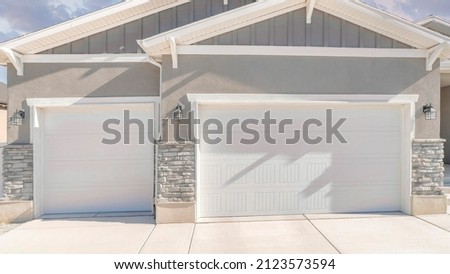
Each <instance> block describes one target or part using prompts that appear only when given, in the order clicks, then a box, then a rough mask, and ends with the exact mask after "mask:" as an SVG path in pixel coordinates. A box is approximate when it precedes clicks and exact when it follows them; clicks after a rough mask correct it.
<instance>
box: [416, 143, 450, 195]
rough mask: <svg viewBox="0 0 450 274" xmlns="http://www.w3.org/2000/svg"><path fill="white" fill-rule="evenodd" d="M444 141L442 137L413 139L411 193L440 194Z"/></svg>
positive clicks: (442, 182)
mask: <svg viewBox="0 0 450 274" xmlns="http://www.w3.org/2000/svg"><path fill="white" fill-rule="evenodd" d="M444 142H445V140H442V139H424V140H413V144H412V194H413V195H441V194H442V189H441V187H442V186H443V184H444V161H443V159H444Z"/></svg>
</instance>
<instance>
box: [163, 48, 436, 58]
mask: <svg viewBox="0 0 450 274" xmlns="http://www.w3.org/2000/svg"><path fill="white" fill-rule="evenodd" d="M164 54H170V51H168V50H166V51H164ZM177 54H179V55H250V56H251V55H267V56H324V57H364V58H426V57H427V51H426V50H421V49H371V48H329V47H278V46H211V45H192V46H178V47H177Z"/></svg>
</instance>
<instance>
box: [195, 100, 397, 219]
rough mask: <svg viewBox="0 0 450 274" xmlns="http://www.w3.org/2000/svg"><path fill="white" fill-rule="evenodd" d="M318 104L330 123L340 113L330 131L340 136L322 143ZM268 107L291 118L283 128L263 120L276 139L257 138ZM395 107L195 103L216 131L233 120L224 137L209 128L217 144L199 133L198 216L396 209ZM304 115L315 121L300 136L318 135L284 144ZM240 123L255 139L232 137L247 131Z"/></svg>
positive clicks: (324, 119) (276, 114)
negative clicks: (248, 122) (229, 135)
mask: <svg viewBox="0 0 450 274" xmlns="http://www.w3.org/2000/svg"><path fill="white" fill-rule="evenodd" d="M326 109H332V121H329V122H332V123H330V126H331V127H332V126H333V125H335V123H337V122H338V121H339V120H340V118H346V120H345V122H343V124H342V126H340V127H339V128H338V131H339V132H340V133H341V134H342V136H343V137H344V138H345V140H346V141H347V143H341V142H339V140H338V139H337V138H336V135H332V143H326V124H327V117H326ZM268 110H270V111H271V114H270V115H271V118H274V119H277V121H278V122H279V121H280V120H281V119H285V118H289V119H292V120H293V125H285V126H282V127H284V129H285V131H284V134H283V133H278V132H279V131H282V130H280V123H277V124H276V125H272V126H271V130H270V134H271V136H270V137H272V138H274V139H276V144H270V143H268V142H266V141H265V138H264V134H265V133H264V126H263V125H262V118H264V113H265V112H266V111H268ZM401 113H402V111H401V108H400V107H398V106H386V105H356V104H354V105H351V104H347V105H329V106H326V105H317V104H316V105H309V106H308V105H280V106H276V107H274V106H264V105H260V106H253V105H252V106H248V105H245V106H241V107H239V106H234V107H230V106H217V105H214V106H208V105H200V107H199V118H200V119H201V121H202V122H205V121H206V120H207V119H209V118H216V119H217V120H220V121H221V123H222V124H223V125H224V126H223V127H224V130H225V129H226V128H227V126H226V124H227V123H228V122H229V121H230V120H231V119H239V125H233V126H232V129H233V130H232V131H231V132H232V138H231V140H232V142H231V143H232V144H227V143H226V137H225V136H224V135H220V134H210V135H209V139H215V138H217V137H219V138H221V139H222V142H220V143H218V144H211V142H210V141H208V142H206V141H205V138H201V140H202V141H201V143H200V158H199V161H200V180H199V184H200V187H199V192H198V199H199V209H198V212H199V217H221V216H258V215H280V214H302V213H330V212H370V211H397V210H400V205H401V170H402V165H401V163H402V161H401V154H402V151H401V147H402V145H401V144H402V139H401V135H402V121H401V117H402V116H401ZM248 118H254V119H255V118H256V119H258V121H259V124H258V125H255V121H253V122H251V125H246V126H245V128H247V130H246V132H243V130H242V128H241V126H240V125H243V121H244V120H246V119H248ZM311 118H314V119H317V120H319V121H321V122H322V123H323V126H322V127H319V126H317V125H311V126H309V132H308V136H309V137H310V138H311V139H315V138H316V137H322V138H323V141H322V142H320V143H319V144H315V145H312V144H307V143H305V141H304V140H303V138H300V141H299V142H297V144H293V145H291V144H286V141H285V140H286V139H291V138H293V137H295V132H294V131H295V130H297V129H300V133H301V136H303V135H304V133H305V132H304V131H303V127H302V125H303V124H304V122H305V121H306V120H308V119H311ZM234 122H236V121H234ZM213 124H214V123H213ZM209 129H210V130H211V129H212V130H215V129H217V126H216V125H210V126H209ZM248 129H253V130H256V131H257V132H258V133H260V140H259V141H258V142H257V143H256V144H253V145H246V144H242V143H240V140H241V139H253V138H254V134H253V133H251V132H250V131H249V130H248ZM266 131H267V130H266ZM249 132H250V133H249ZM217 140H218V139H216V140H215V141H216V142H217ZM229 141H230V140H229ZM269 141H270V140H269Z"/></svg>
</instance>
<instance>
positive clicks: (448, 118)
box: [441, 87, 450, 164]
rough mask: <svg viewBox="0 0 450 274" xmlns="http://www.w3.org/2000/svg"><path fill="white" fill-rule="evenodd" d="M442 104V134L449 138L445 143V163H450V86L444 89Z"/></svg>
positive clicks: (444, 137) (443, 136) (443, 137)
mask: <svg viewBox="0 0 450 274" xmlns="http://www.w3.org/2000/svg"><path fill="white" fill-rule="evenodd" d="M441 105H442V109H441V136H442V139H446V140H447V142H446V143H445V144H444V152H445V157H444V163H446V164H450V143H449V142H450V87H445V88H443V89H442V93H441Z"/></svg>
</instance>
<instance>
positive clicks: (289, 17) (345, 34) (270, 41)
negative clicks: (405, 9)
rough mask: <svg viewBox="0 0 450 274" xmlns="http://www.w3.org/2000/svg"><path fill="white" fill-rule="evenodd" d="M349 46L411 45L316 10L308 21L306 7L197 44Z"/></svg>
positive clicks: (390, 46)
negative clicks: (309, 22)
mask: <svg viewBox="0 0 450 274" xmlns="http://www.w3.org/2000/svg"><path fill="white" fill-rule="evenodd" d="M198 44H199V45H260V46H307V47H347V48H410V46H408V45H405V44H403V43H401V42H398V41H396V40H393V39H390V38H388V37H386V36H384V35H381V34H378V33H375V32H373V31H371V30H368V29H366V28H363V27H361V26H358V25H355V24H353V23H350V22H348V21H345V20H343V19H340V18H338V17H335V16H333V15H330V14H327V13H324V12H322V11H320V10H315V11H314V14H313V16H312V22H311V24H306V9H300V10H296V11H292V12H289V13H287V14H283V15H280V16H277V17H274V18H271V19H269V20H265V21H262V22H259V23H256V24H252V25H250V26H247V27H243V28H240V29H237V30H234V31H232V32H228V33H225V34H222V35H219V36H216V37H213V38H210V39H207V40H204V41H201V42H199V43H198Z"/></svg>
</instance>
